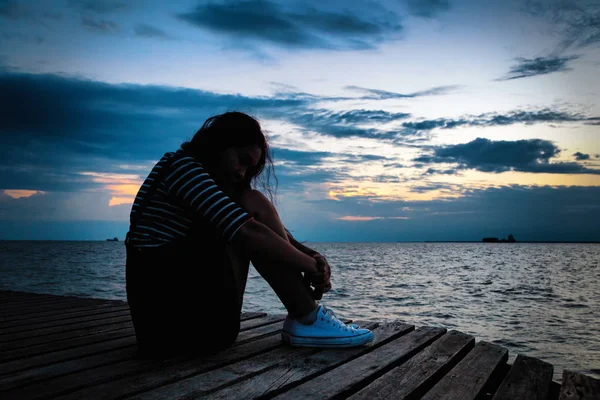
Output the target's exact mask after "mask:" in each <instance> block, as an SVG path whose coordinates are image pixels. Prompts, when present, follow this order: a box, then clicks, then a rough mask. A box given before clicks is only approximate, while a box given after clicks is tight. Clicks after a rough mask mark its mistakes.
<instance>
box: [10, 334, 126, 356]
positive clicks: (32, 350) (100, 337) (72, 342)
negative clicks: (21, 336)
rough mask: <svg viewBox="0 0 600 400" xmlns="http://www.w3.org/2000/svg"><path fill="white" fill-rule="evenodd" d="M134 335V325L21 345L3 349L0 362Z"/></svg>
mask: <svg viewBox="0 0 600 400" xmlns="http://www.w3.org/2000/svg"><path fill="white" fill-rule="evenodd" d="M132 335H134V331H133V325H130V326H127V327H125V328H121V329H115V330H111V331H103V332H98V333H92V334H90V335H86V336H80V337H76V338H66V339H63V340H57V341H55V342H50V343H41V344H38V345H33V346H27V347H19V348H16V349H12V350H3V351H2V352H0V362H7V361H15V360H19V359H22V358H25V357H33V356H39V355H42V354H48V353H51V352H55V351H59V350H66V349H71V348H75V347H79V346H86V345H89V344H93V343H99V342H103V341H106V340H113V339H119V338H123V337H127V336H132Z"/></svg>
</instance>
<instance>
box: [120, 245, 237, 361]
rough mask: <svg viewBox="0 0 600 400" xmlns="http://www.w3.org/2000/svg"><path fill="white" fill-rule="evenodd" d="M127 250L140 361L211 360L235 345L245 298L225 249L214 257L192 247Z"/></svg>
mask: <svg viewBox="0 0 600 400" xmlns="http://www.w3.org/2000/svg"><path fill="white" fill-rule="evenodd" d="M126 248H127V262H126V290H127V301H128V303H129V307H130V310H131V318H132V321H133V326H134V329H135V334H136V339H137V344H138V350H139V351H138V356H140V357H147V358H165V357H169V356H176V355H205V354H211V353H216V352H218V351H220V350H223V349H225V348H227V347H229V346H230V345H231V344H232V343H233V342H234V341H235V339H236V338H237V336H238V333H239V330H240V312H241V299H240V298H239V296H238V293H237V289H236V281H235V278H234V276H233V273H232V271H231V268H230V266H228V265H227V263H226V262H224V259H225V258H224V257H225V254H224V251H225V250H224V247H222V248H213V249H212V251H211V252H210V254H206V252H204V251H200V250H205V248H204V246H202V249H200V248H199V247H198V246H193V245H192V244H187V243H186V244H169V245H165V246H160V247H158V248H135V247H132V246H130V245H126ZM203 253H204V254H203ZM211 254H212V255H213V256H211Z"/></svg>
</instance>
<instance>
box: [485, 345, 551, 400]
mask: <svg viewBox="0 0 600 400" xmlns="http://www.w3.org/2000/svg"><path fill="white" fill-rule="evenodd" d="M553 373H554V367H553V366H552V364H548V363H547V362H545V361H542V360H538V359H537V358H533V357H527V356H523V355H521V354H519V355H517V358H516V359H515V362H514V364H513V365H512V367H511V368H510V371H508V375H507V376H506V378H504V380H503V381H502V383H501V384H500V387H499V388H498V391H497V392H496V394H495V395H494V397H493V400H514V399H527V400H546V399H547V397H548V390H549V388H550V382H552V374H553Z"/></svg>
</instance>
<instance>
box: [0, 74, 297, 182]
mask: <svg viewBox="0 0 600 400" xmlns="http://www.w3.org/2000/svg"><path fill="white" fill-rule="evenodd" d="M0 104H1V111H0V119H1V120H2V124H1V125H0V155H1V158H0V169H2V171H3V173H2V174H1V175H0V188H10V189H31V188H35V189H40V190H41V186H40V177H41V176H46V177H47V178H48V180H46V184H45V185H44V186H43V187H44V190H51V187H56V188H58V187H60V188H63V187H64V185H63V184H62V183H61V182H72V181H73V178H72V177H66V178H64V179H63V177H64V176H65V175H69V176H70V175H71V174H72V175H73V176H75V177H77V178H78V179H79V181H78V182H77V183H81V184H83V183H82V182H81V180H82V179H83V177H82V176H81V175H77V174H79V173H80V172H84V171H94V172H106V173H108V172H112V173H115V172H121V173H126V172H129V173H138V171H128V170H127V169H125V170H123V169H122V168H120V167H119V165H120V164H122V163H127V164H134V163H140V162H147V161H149V160H156V159H157V158H158V157H160V156H161V155H162V154H163V153H164V152H165V151H169V150H172V149H174V148H177V147H178V146H179V144H181V142H183V141H184V140H187V139H189V138H190V137H191V136H192V135H193V133H194V132H195V131H196V130H197V129H198V128H199V127H200V126H201V124H202V123H203V122H204V120H205V119H206V118H208V117H209V116H211V115H213V114H216V113H217V112H224V111H227V110H230V109H240V110H243V111H246V112H249V113H251V114H252V113H254V111H257V110H258V111H270V112H271V113H272V114H276V110H278V109H288V108H297V107H299V106H303V107H306V104H307V103H306V102H305V101H303V100H296V99H293V98H291V99H276V98H251V97H244V96H239V95H221V94H215V93H212V92H206V91H201V90H191V89H181V88H167V87H162V86H141V85H110V84H105V83H101V82H94V81H87V80H82V79H74V78H68V77H61V76H57V75H30V74H19V73H8V72H5V73H1V74H0ZM88 180H89V179H88ZM53 183H54V184H55V185H58V186H52V184H53Z"/></svg>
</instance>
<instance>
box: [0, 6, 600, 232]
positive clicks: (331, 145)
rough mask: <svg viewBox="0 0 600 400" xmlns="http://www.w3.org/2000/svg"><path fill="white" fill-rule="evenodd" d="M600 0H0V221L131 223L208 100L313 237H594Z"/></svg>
mask: <svg viewBox="0 0 600 400" xmlns="http://www.w3.org/2000/svg"><path fill="white" fill-rule="evenodd" d="M599 72H600V2H598V1H579V0H576V1H568V2H567V1H559V0H544V1H541V0H540V1H538V0H530V1H516V0H509V1H490V2H482V1H458V0H457V1H453V0H448V1H446V0H427V1H417V0H396V1H370V0H361V1H352V2H347V1H337V0H335V1H329V2H323V1H294V2H289V1H276V0H249V1H242V0H234V1H172V2H169V3H168V4H167V2H162V1H141V0H132V1H119V0H106V1H98V0H63V1H58V0H57V1H44V2H38V1H19V0H8V1H7V0H0V98H1V102H2V108H1V110H2V111H1V112H2V118H0V121H2V122H0V145H1V149H0V153H1V154H2V157H1V158H0V169H1V172H2V173H1V174H0V239H69V240H78V239H91V240H95V239H99V240H103V239H104V238H108V237H113V236H118V237H120V238H122V237H123V236H124V234H125V232H126V230H127V227H128V216H129V211H130V208H131V203H132V200H133V197H134V195H135V192H136V190H137V188H138V187H139V185H140V184H141V182H142V180H143V179H144V178H145V176H146V174H147V173H148V172H149V170H150V168H151V167H152V165H153V163H154V162H156V161H157V160H158V159H159V158H160V157H161V156H162V155H163V154H164V153H165V152H167V151H172V150H175V149H177V148H178V146H179V145H180V144H181V143H182V142H183V141H185V140H187V139H189V138H190V137H191V136H192V135H193V134H194V132H195V131H196V130H197V129H198V128H199V127H200V126H201V125H202V123H203V122H204V120H205V119H206V118H208V117H210V116H212V115H215V114H218V113H221V112H224V111H228V110H239V111H244V112H248V113H250V114H252V115H253V116H255V117H256V118H257V119H258V120H259V121H260V122H261V124H262V125H263V127H264V128H265V131H266V132H267V133H268V135H269V141H270V144H271V146H272V148H273V153H274V160H275V165H276V166H275V172H276V176H277V178H278V190H277V206H278V210H279V212H280V215H281V217H282V219H283V221H284V223H285V224H286V226H287V227H288V228H289V229H290V230H291V231H292V232H293V233H294V234H295V235H296V236H297V237H298V238H299V239H301V240H308V241H411V240H414V241H421V240H480V239H481V238H482V237H483V236H498V237H505V236H507V235H508V234H509V233H512V234H514V235H515V236H516V238H517V240H557V241H587V240H594V241H600V229H599V228H598V223H599V221H600V200H599V199H600V104H599V101H598V98H600V97H599V95H600V78H599V76H600V73H599Z"/></svg>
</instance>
